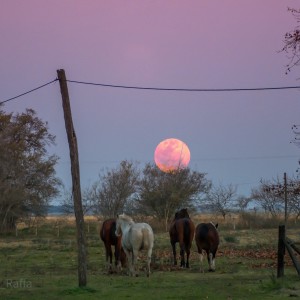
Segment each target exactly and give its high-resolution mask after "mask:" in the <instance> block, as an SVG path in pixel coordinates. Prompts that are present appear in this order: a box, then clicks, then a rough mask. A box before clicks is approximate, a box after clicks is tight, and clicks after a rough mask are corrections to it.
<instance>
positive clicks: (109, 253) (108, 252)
mask: <svg viewBox="0 0 300 300" xmlns="http://www.w3.org/2000/svg"><path fill="white" fill-rule="evenodd" d="M105 255H106V264H107V265H108V269H109V270H110V271H111V269H112V250H111V246H109V245H105ZM108 259H109V261H108Z"/></svg>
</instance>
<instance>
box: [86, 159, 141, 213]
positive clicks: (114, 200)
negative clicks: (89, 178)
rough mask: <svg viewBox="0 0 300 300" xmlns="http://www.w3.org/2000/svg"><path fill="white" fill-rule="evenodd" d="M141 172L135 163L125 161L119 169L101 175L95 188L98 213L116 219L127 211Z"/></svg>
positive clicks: (93, 196)
mask: <svg viewBox="0 0 300 300" xmlns="http://www.w3.org/2000/svg"><path fill="white" fill-rule="evenodd" d="M138 178H139V172H138V170H137V167H136V165H135V164H134V163H133V162H129V161H127V160H124V161H122V162H121V163H120V165H119V167H117V168H116V169H112V170H109V171H107V172H106V173H105V174H103V175H101V176H100V178H99V181H98V182H96V183H95V184H94V186H93V191H92V193H93V195H92V196H91V197H92V198H93V199H94V202H95V207H96V213H97V214H101V215H103V216H105V217H115V216H116V215H117V214H118V213H121V212H123V211H124V210H126V207H127V205H128V203H129V201H130V199H131V198H132V197H133V195H134V194H135V193H136V190H137V184H138Z"/></svg>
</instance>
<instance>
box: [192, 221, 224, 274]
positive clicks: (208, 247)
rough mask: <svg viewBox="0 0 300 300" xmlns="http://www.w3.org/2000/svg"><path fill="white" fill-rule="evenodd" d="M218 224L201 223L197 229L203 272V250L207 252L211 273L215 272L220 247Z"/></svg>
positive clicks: (196, 236)
mask: <svg viewBox="0 0 300 300" xmlns="http://www.w3.org/2000/svg"><path fill="white" fill-rule="evenodd" d="M217 228H218V224H216V225H214V224H213V223H201V224H198V225H197V227H196V235H195V240H196V244H197V248H198V253H199V254H200V271H202V272H203V250H205V251H206V254H207V260H208V265H209V271H215V269H216V266H215V258H216V253H217V250H218V246H219V233H218V231H217Z"/></svg>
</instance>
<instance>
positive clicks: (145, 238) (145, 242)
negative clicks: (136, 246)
mask: <svg viewBox="0 0 300 300" xmlns="http://www.w3.org/2000/svg"><path fill="white" fill-rule="evenodd" d="M142 233H143V244H142V248H143V249H148V248H149V246H150V243H149V242H150V237H149V229H148V228H143V229H142Z"/></svg>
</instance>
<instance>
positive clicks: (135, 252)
mask: <svg viewBox="0 0 300 300" xmlns="http://www.w3.org/2000/svg"><path fill="white" fill-rule="evenodd" d="M138 255H139V251H138V250H136V249H133V251H132V276H135V277H138V276H139V275H138V272H137V271H136V268H137V267H136V266H137V259H138Z"/></svg>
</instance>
